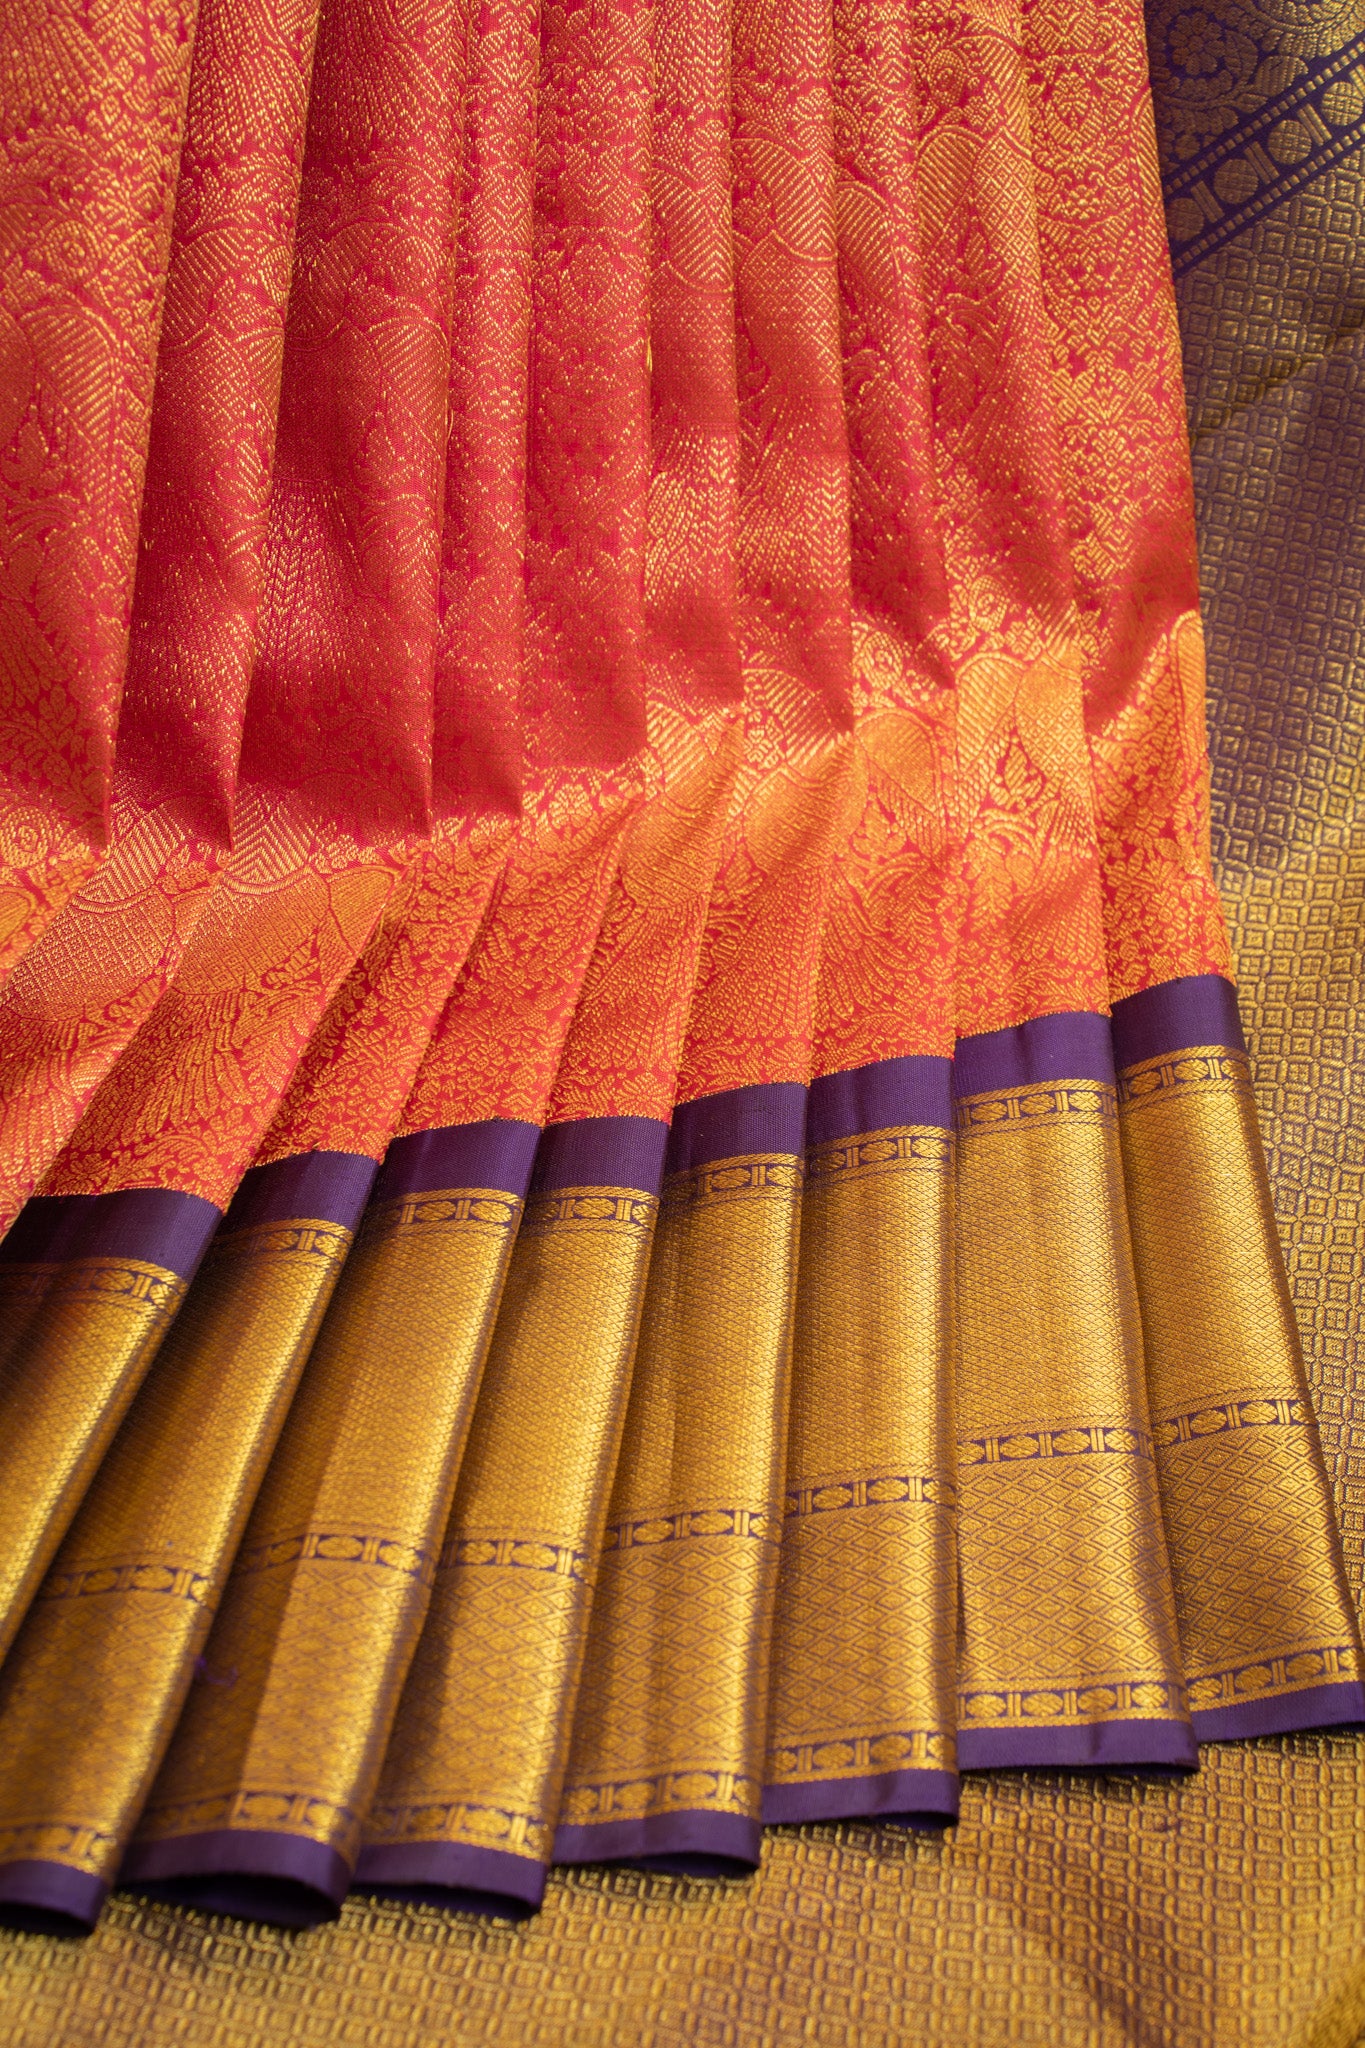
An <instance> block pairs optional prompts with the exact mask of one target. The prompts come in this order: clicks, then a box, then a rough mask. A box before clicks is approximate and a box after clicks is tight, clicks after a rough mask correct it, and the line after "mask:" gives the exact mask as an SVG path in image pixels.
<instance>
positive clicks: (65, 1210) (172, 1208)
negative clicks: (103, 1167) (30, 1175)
mask: <svg viewBox="0 0 1365 2048" xmlns="http://www.w3.org/2000/svg"><path fill="white" fill-rule="evenodd" d="M221 1214H222V1211H221V1210H220V1209H218V1208H217V1207H216V1206H215V1205H214V1203H212V1202H206V1201H205V1200H204V1198H203V1196H202V1195H185V1194H181V1193H180V1192H179V1191H178V1190H177V1189H174V1188H125V1189H123V1190H121V1191H120V1192H119V1193H117V1194H112V1195H33V1196H31V1197H30V1199H29V1200H28V1201H27V1202H25V1204H24V1206H23V1208H22V1209H21V1210H20V1211H19V1214H18V1215H17V1216H16V1217H15V1219H14V1223H13V1224H12V1226H11V1228H10V1230H9V1232H8V1233H7V1235H6V1236H5V1238H4V1240H3V1242H0V1261H3V1262H5V1263H10V1262H14V1263H16V1264H27V1263H28V1262H30V1261H34V1262H37V1261H40V1260H41V1261H43V1262H51V1263H53V1264H56V1263H57V1262H59V1261H62V1260H66V1259H100V1258H103V1259H141V1260H143V1261H145V1263H146V1264H147V1265H149V1266H164V1267H165V1268H166V1269H167V1271H168V1272H171V1273H176V1274H178V1275H179V1276H180V1278H181V1279H182V1280H188V1279H190V1278H191V1276H192V1275H193V1273H194V1269H195V1267H196V1266H197V1265H198V1264H199V1261H200V1259H201V1258H202V1257H203V1255H204V1250H205V1247H206V1246H207V1244H208V1241H209V1239H210V1237H212V1235H213V1232H214V1230H215V1228H216V1227H217V1223H218V1219H219V1217H220V1215H221Z"/></svg>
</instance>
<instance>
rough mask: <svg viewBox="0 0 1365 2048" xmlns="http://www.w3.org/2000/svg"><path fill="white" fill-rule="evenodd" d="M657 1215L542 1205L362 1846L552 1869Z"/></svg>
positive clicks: (526, 1238)
mask: <svg viewBox="0 0 1365 2048" xmlns="http://www.w3.org/2000/svg"><path fill="white" fill-rule="evenodd" d="M657 1209H658V1204H657V1202H656V1201H655V1199H654V1198H653V1197H652V1196H649V1195H644V1194H641V1193H640V1192H639V1191H638V1190H635V1189H630V1188H600V1187H586V1188H562V1189H557V1190H555V1191H554V1192H553V1193H551V1194H547V1195H543V1196H540V1197H539V1198H537V1199H536V1200H535V1201H534V1202H532V1203H531V1204H530V1206H529V1207H528V1209H527V1214H526V1220H525V1222H524V1223H523V1225H522V1229H521V1234H520V1236H519V1238H518V1241H517V1248H516V1252H515V1254H514V1256H513V1260H512V1266H511V1271H510V1273H509V1275H508V1282H507V1288H506V1293H505V1296H504V1301H503V1309H502V1313H501V1315H500V1317H499V1320H498V1327H497V1330H496V1332H495V1334H494V1338H493V1346H492V1351H491V1354H490V1357H489V1363H488V1369H487V1373H486V1376H485V1382H484V1385H485V1394H484V1397H483V1398H482V1399H481V1400H480V1402H479V1406H478V1410H477V1413H476V1415H475V1418H474V1426H473V1429H472V1431H471V1434H470V1440H469V1448H468V1451H467V1453H466V1456H465V1462H464V1469H463V1471H462V1472H461V1475H460V1483H459V1488H458V1491H457V1493H456V1497H455V1504H454V1507H453V1509H452V1512H451V1518H450V1526H449V1529H448V1531H447V1535H446V1542H445V1548H444V1551H443V1553H442V1557H441V1565H440V1569H439V1571H438V1573H437V1577H436V1584H435V1590H434V1592H433V1596H432V1601H431V1607H430V1610H429V1612H428V1616H427V1622H426V1626H425V1628H424V1629H423V1632H422V1640H421V1644H420V1647H419V1649H418V1653H417V1657H416V1659H415V1660H414V1663H413V1668H412V1671H411V1674H410V1676H409V1679H408V1683H407V1687H406V1690H405V1691H404V1694H403V1700H402V1706H401V1709H400V1711H399V1714H398V1718H397V1721H396V1722H395V1725H394V1729H393V1735H392V1739H391V1741H390V1743H389V1749H388V1754H387V1757H386V1759H385V1764H384V1773H383V1778H382V1781H381V1784H380V1787H379V1792H378V1796H377V1798H376V1801H375V1806H374V1810H373V1813H372V1814H371V1817H370V1821H369V1825H368V1827H367V1830H366V1839H367V1841H368V1842H370V1843H373V1844H374V1845H375V1846H382V1847H392V1846H395V1845H399V1844H407V1843H413V1842H419V1841H420V1842H451V1843H458V1844H462V1845H464V1846H466V1847H470V1848H479V1849H499V1850H502V1851H504V1852H505V1853H507V1854H510V1855H514V1856H524V1857H526V1858H528V1859H530V1860H532V1861H535V1862H546V1861H548V1858H549V1854H550V1846H551V1841H552V1838H553V1831H554V1817H555V1811H556V1807H557V1805H558V1800H559V1790H560V1783H561V1780H562V1776H563V1770H564V1761H565V1753H566V1750H567V1746H568V1737H569V1729H570V1726H571V1716H572V1712H573V1700H574V1695H575V1693H576V1691H577V1686H578V1678H579V1671H580V1667H581V1662H582V1651H583V1639H584V1632H585V1630H586V1627H587V1621H588V1612H589V1603H590V1597H591V1590H592V1571H591V1559H592V1556H593V1553H594V1552H595V1551H596V1549H597V1547H598V1544H599V1543H600V1540H601V1528H602V1519H603V1515H604V1512H605V1509H606V1502H607V1492H608V1488H609V1487H610V1484H611V1474H612V1468H613V1465H614V1464H615V1460H616V1453H617V1446H618V1443H619V1441H620V1433H621V1421H622V1417H623V1415H624V1412H625V1406H626V1397H627V1393H628V1390H629V1385H630V1370H631V1361H632V1357H633V1355H634V1350H635V1341H636V1335H637V1332H638V1328H639V1320H640V1305H641V1300H642V1297H643V1291H644V1281H645V1274H646V1270H647V1268H648V1265H649V1253H650V1243H651V1239H652V1236H653V1231H654V1223H655V1216H656V1213H657Z"/></svg>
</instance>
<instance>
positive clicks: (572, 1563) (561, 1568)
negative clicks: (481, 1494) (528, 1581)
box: [439, 1533, 592, 1580]
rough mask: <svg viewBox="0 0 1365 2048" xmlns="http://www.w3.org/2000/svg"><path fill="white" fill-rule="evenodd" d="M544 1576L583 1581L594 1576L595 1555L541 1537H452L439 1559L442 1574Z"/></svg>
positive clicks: (570, 1545) (573, 1546)
mask: <svg viewBox="0 0 1365 2048" xmlns="http://www.w3.org/2000/svg"><path fill="white" fill-rule="evenodd" d="M457 1568H459V1569H464V1570H468V1571H488V1570H491V1569H496V1570H499V1571H522V1572H543V1573H545V1574H546V1575H547V1576H549V1577H550V1578H559V1579H583V1580H587V1579H589V1578H591V1576H592V1554H591V1552H590V1551H587V1550H583V1549H581V1548H579V1547H578V1546H577V1545H575V1544H572V1543H555V1542H553V1541H548V1540H546V1539H544V1538H542V1537H539V1536H506V1535H496V1536H471V1535H469V1534H468V1533H466V1534H464V1535H462V1536H452V1537H451V1538H450V1540H449V1541H448V1542H447V1543H446V1545H445V1547H444V1549H443V1550H442V1552H441V1555H440V1559H439V1569H440V1570H441V1571H453V1570H456V1569H457Z"/></svg>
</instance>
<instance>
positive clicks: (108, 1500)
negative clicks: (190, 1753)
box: [0, 1219, 350, 1881]
mask: <svg viewBox="0 0 1365 2048" xmlns="http://www.w3.org/2000/svg"><path fill="white" fill-rule="evenodd" d="M349 1243H350V1232H349V1231H348V1230H344V1229H341V1228H340V1227H338V1226H337V1225H335V1224H331V1223H325V1222H319V1221H316V1220H311V1219H294V1220H291V1221H286V1222H278V1223H270V1224H262V1225H259V1226H257V1227H255V1228H252V1229H246V1230H240V1231H233V1232H232V1233H231V1234H230V1235H229V1236H226V1237H223V1238H220V1239H218V1240H217V1241H216V1243H215V1244H214V1246H213V1247H212V1248H211V1250H210V1253H209V1256H208V1257H207V1258H206V1260H205V1261H204V1264H203V1266H202V1267H201V1268H200V1271H199V1273H198V1275H197V1277H196V1279H195V1281H194V1284H193V1286H192V1287H191V1289H190V1291H189V1295H188V1297H187V1299H186V1301H185V1304H184V1306H183V1308H182V1309H181V1310H180V1313H179V1315H178V1316H177V1317H176V1320H175V1323H174V1324H173V1326H172V1328H171V1331H170V1334H169V1336H168V1337H167V1338H166V1340H165V1342H164V1343H163V1344H162V1346H161V1348H160V1350H159V1352H158V1353H157V1357H156V1360H155V1362H154V1364H153V1365H152V1368H151V1370H150V1372H149V1373H148V1376H147V1378H146V1379H145V1380H144V1381H143V1384H142V1386H141V1388H140V1390H139V1392H138V1394H137V1397H136V1399H135V1400H134V1401H133V1404H132V1406H131V1408H130V1409H129V1412H128V1414H127V1416H126V1418H125V1420H124V1423H123V1426H122V1428H121V1430H120V1431H119V1434H118V1436H117V1437H116V1438H115V1440H114V1442H113V1444H112V1445H111V1447H110V1449H109V1451H108V1453H107V1455H106V1456H105V1458H104V1461H103V1463H102V1464H101V1466H100V1468H99V1471H98V1473H97V1474H96V1476H95V1479H94V1481H93V1482H92V1484H91V1486H90V1489H89V1491H88V1492H87V1493H86V1495H85V1498H84V1500H83V1501H82V1503H81V1506H80V1508H79V1510H78V1511H77V1514H76V1517H75V1520H74V1521H73V1523H72V1525H71V1528H70V1529H69V1531H68V1532H67V1536H66V1540H65V1542H64V1543H63V1545H62V1547H61V1550H60V1551H59V1552H58V1554H57V1557H56V1559H55V1561H54V1563H53V1566H52V1569H51V1570H50V1572H49V1573H48V1576H47V1578H46V1580H45V1581H44V1583H43V1585H42V1587H41V1588H40V1590H39V1593H38V1596H37V1598H36V1600H35V1601H34V1604H33V1606H32V1607H31V1608H30V1610H29V1614H28V1618H27V1621H26V1622H25V1624H24V1627H23V1629H22V1630H21V1632H20V1635H19V1638H18V1641H17V1642H16V1644H15V1646H14V1649H13V1651H12V1652H11V1654H10V1656H9V1657H8V1658H7V1659H6V1661H5V1664H4V1667H3V1670H0V1862H5V1861H9V1860H11V1859H14V1858H17V1857H21V1856H35V1855H41V1856H43V1857H46V1858H48V1859H50V1860H52V1861H54V1862H59V1863H70V1864H73V1865H74V1866H75V1867H76V1868H78V1869H81V1870H84V1871H87V1872H89V1873H90V1874H91V1875H93V1876H98V1877H103V1878H105V1879H106V1880H110V1881H112V1878H113V1875H114V1871H115V1869H116V1867H117V1862H118V1858H119V1856H120V1854H121V1853H122V1849H123V1846H124V1844H125V1843H126V1841H127V1838H128V1835H129V1833H130V1831H131V1828H132V1825H133V1823H134V1821H135V1820H136V1818H137V1814H138V1811H139V1808H140V1806H141V1803H142V1800H143V1798H144V1797H145V1795H146V1792H147V1789H148V1786H149V1785H150V1783H151V1779H152V1777H153V1775H154V1773H155V1771H156V1767H157V1764H158V1762H159V1761H160V1757H161V1754H162V1752H163V1750H164V1747H165V1744H166V1742H167V1741H168V1739H169V1737H170V1733H171V1730H172V1728H173V1727H174V1725H175V1719H176V1715H177V1714H178V1712H179V1710H180V1705H181V1702H182V1701H183V1699H184V1695H185V1691H186V1688H187V1686H188V1684H189V1682H190V1677H191V1674H192V1672H193V1669H194V1660H195V1657H196V1655H197V1653H198V1651H199V1650H200V1649H201V1648H202V1645H203V1639H204V1636H205V1635H206V1633H207V1631H208V1627H209V1623H210V1620H211V1618H212V1615H213V1610H214V1606H215V1604H216V1602H217V1598H218V1595H219V1592H220V1590H221V1587H222V1583H223V1579H224V1577H225V1575H226V1572H227V1568H228V1566H229V1564H230V1563H231V1560H232V1553H233V1551H234V1549H235V1548H236V1544H237V1540H238V1538H239V1537H240V1535H241V1531H242V1526H243V1524H244V1522H245V1519H246V1515H247V1512H248V1510H249V1508H250V1505H251V1501H252V1497H253V1495H254V1494H255V1491H256V1488H257V1486H258V1485H259V1483H260V1478H261V1474H262V1472H263V1470H264V1468H265V1464H266V1461H267V1460H268V1458H269V1456H270V1452H271V1450H272V1448H273V1445H274V1441H275V1438H276V1436H277V1435H278V1433H279V1429H280V1426H281V1424H282V1422H283V1420H284V1415H285V1411H286V1410H287V1408H288V1405H289V1400H290V1397H291V1395H292V1393H293V1390H294V1387H295V1384H296V1382H297V1379H298V1375H299V1372H300V1370H301V1368H302V1365H303V1361H304V1359H305V1358H306V1357H307V1355H308V1350H309V1347H310V1345H311V1343H312V1341H313V1337H314V1335H315V1333H316V1330H317V1327H318V1324H319V1322H320V1320H321V1317H322V1313H323V1311H324V1309H325V1308H326V1305H327V1301H328V1298H329V1296H330V1293H331V1290H332V1287H333V1285H334V1283H335V1280H336V1276H337V1274H338V1272H339V1271H340V1270H341V1263H342V1261H343V1259H344V1258H345V1256H346V1251H347V1247H348V1246H349Z"/></svg>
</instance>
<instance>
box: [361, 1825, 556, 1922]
mask: <svg viewBox="0 0 1365 2048" xmlns="http://www.w3.org/2000/svg"><path fill="white" fill-rule="evenodd" d="M355 1882H356V1886H357V1888H358V1889H359V1890H360V1891H382V1892H383V1893H385V1894H386V1895H389V1896H402V1895H406V1896H408V1897H416V1896H418V1895H420V1896H421V1897H422V1898H425V1899H426V1900H428V1901H429V1902H434V1903H436V1904H444V1905H447V1906H457V1907H463V1908H465V1909H466V1910H470V1911H474V1912H480V1911H482V1912H485V1913H487V1912H496V1911H499V1910H501V1911H503V1912H515V1911H517V1910H518V1909H520V1911H521V1912H534V1911H535V1909H536V1908H537V1907H538V1906H539V1904H540V1902H541V1900H542V1899H543V1898H544V1896H545V1865H544V1864H543V1863H537V1862H534V1861H533V1860H532V1859H531V1858H530V1857H529V1856H513V1855H511V1854H510V1853H509V1851H507V1850H506V1849H473V1848H468V1847H466V1846H465V1844H464V1843H462V1842H377V1843H373V1844H371V1845H370V1846H368V1847H366V1848H364V1849H362V1850H361V1852H360V1861H359V1863H358V1864H357V1865H356V1873H355ZM495 1900H496V1901H501V1902H502V1903H501V1906H500V1907H499V1906H496V1905H495V1904H494V1903H493V1902H494V1901H495Z"/></svg>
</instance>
